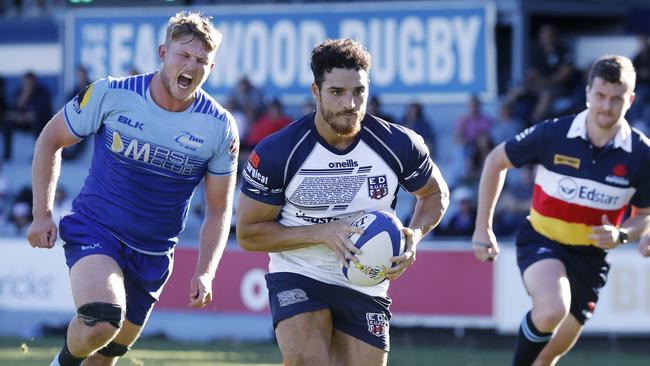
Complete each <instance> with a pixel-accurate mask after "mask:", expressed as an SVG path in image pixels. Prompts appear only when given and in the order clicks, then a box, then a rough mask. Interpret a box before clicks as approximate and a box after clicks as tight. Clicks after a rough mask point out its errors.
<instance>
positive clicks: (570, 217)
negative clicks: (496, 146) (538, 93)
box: [505, 111, 650, 245]
mask: <svg viewBox="0 0 650 366" xmlns="http://www.w3.org/2000/svg"><path fill="white" fill-rule="evenodd" d="M586 117H587V111H584V112H582V113H580V114H578V115H577V116H566V117H562V118H559V119H554V120H550V121H547V122H544V123H540V124H538V125H535V126H532V127H530V128H528V129H527V130H524V131H523V132H521V133H520V134H518V135H516V136H515V137H513V138H512V139H510V140H509V141H507V142H506V145H505V148H506V154H507V155H508V158H509V159H510V161H511V162H512V163H513V164H514V165H515V166H516V167H519V166H521V165H523V164H536V165H537V174H536V176H535V186H534V189H533V198H532V207H531V209H530V216H529V217H528V221H529V223H530V225H525V226H524V227H523V228H522V234H521V235H527V233H526V232H523V231H526V230H534V231H535V232H537V233H539V234H541V235H543V236H544V237H546V238H548V239H551V240H554V241H556V242H559V243H561V244H565V245H592V244H593V243H592V241H591V240H589V235H590V234H591V233H592V227H593V226H600V225H602V215H603V214H606V215H607V216H608V218H609V221H610V222H611V223H613V224H614V225H620V224H621V222H622V221H623V219H624V215H625V212H626V209H627V208H628V205H629V204H633V205H634V206H637V207H649V206H650V169H649V167H650V141H649V140H648V138H647V137H646V136H645V135H643V134H642V133H640V132H638V131H637V130H635V129H631V128H630V126H629V125H628V124H627V122H626V123H624V124H623V125H622V126H621V128H620V130H619V131H618V133H617V134H616V136H615V138H614V139H613V140H612V141H611V142H610V143H609V144H608V145H606V146H604V147H603V148H600V149H599V148H597V147H595V146H593V145H592V144H591V142H590V141H589V139H588V138H587V127H586ZM531 227H532V228H531Z"/></svg>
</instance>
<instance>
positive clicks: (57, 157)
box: [27, 111, 79, 248]
mask: <svg viewBox="0 0 650 366" xmlns="http://www.w3.org/2000/svg"><path fill="white" fill-rule="evenodd" d="M78 141H79V139H78V138H77V137H76V136H75V135H74V134H72V132H70V130H69V129H68V126H66V122H65V117H64V116H63V111H59V112H58V113H57V114H55V115H54V117H52V119H51V120H50V121H49V122H48V123H47V125H45V128H43V131H42V132H41V134H40V136H39V137H38V139H36V144H35V146H34V159H33V161H32V191H33V197H34V198H33V208H32V215H33V216H34V221H33V222H32V224H31V225H30V226H29V229H28V230H27V240H28V241H29V244H30V245H31V246H32V247H35V248H52V247H53V246H54V242H55V241H56V237H57V228H56V225H55V224H54V221H53V220H52V206H53V205H54V191H55V189H56V183H57V181H58V179H59V173H60V172H61V149H62V148H64V147H66V146H70V145H72V144H74V143H77V142H78Z"/></svg>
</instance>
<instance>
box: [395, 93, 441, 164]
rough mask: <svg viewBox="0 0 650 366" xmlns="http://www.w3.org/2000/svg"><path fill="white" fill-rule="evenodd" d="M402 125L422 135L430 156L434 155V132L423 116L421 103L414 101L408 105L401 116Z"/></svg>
mask: <svg viewBox="0 0 650 366" xmlns="http://www.w3.org/2000/svg"><path fill="white" fill-rule="evenodd" d="M402 126H404V127H408V128H410V129H412V130H413V131H415V132H416V133H417V134H418V135H420V136H422V138H423V139H424V143H426V144H427V146H428V147H429V153H430V154H431V157H432V158H433V159H435V157H436V153H435V152H436V134H435V132H434V130H433V128H432V125H431V123H429V121H428V120H427V119H426V117H424V112H423V108H422V104H420V103H417V102H414V103H411V104H409V105H408V107H407V109H406V114H405V115H404V117H403V118H402Z"/></svg>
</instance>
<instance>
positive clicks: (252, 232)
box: [237, 39, 449, 366]
mask: <svg viewBox="0 0 650 366" xmlns="http://www.w3.org/2000/svg"><path fill="white" fill-rule="evenodd" d="M370 63H371V60H370V54H369V53H368V51H367V50H366V49H365V48H364V47H363V46H361V45H360V44H359V43H358V42H355V41H352V40H349V39H338V40H327V41H325V42H323V43H321V44H320V45H318V46H317V47H316V48H314V50H313V51H312V57H311V68H312V71H313V74H314V82H313V83H312V86H311V92H312V95H313V97H314V100H315V101H316V105H317V108H316V111H315V112H314V113H310V114H308V115H306V116H304V117H302V118H300V119H298V120H297V121H294V122H293V123H292V124H290V125H289V126H287V127H285V128H284V129H282V130H280V131H278V132H277V133H275V134H273V135H271V136H269V137H267V138H266V139H264V140H263V141H262V142H260V143H259V144H258V145H257V146H256V147H255V150H254V151H253V152H252V153H251V155H250V156H249V158H248V161H247V164H246V166H245V168H244V170H243V176H242V180H243V184H242V190H241V194H240V195H239V201H238V206H237V238H238V240H239V244H240V245H241V246H242V247H243V248H244V249H246V250H251V251H260V252H269V253H270V254H269V256H270V263H269V272H270V273H269V274H268V275H267V276H266V282H267V287H268V289H269V300H270V305H271V312H272V317H273V324H274V327H275V334H276V336H277V340H278V344H279V346H280V350H281V351H282V356H283V358H284V360H285V362H286V363H287V364H288V365H292V366H294V365H310V366H314V365H373V366H374V365H385V364H386V361H387V352H388V350H389V337H388V330H389V329H388V327H389V320H390V316H391V314H390V311H389V306H390V303H391V300H390V298H388V297H387V293H386V292H387V289H388V281H384V282H383V283H381V284H379V285H376V286H369V287H362V286H355V285H352V284H351V283H349V282H348V281H347V280H346V278H345V277H344V276H343V274H342V272H341V268H342V267H341V266H342V265H347V263H346V258H351V259H352V260H356V258H355V254H357V253H359V251H358V249H357V248H355V247H354V245H353V244H352V242H351V241H350V239H349V237H348V235H349V234H351V233H357V232H361V230H360V229H359V228H356V227H353V226H351V224H352V222H353V221H354V219H355V218H356V217H358V216H359V215H360V212H363V211H373V210H393V209H394V207H395V200H396V195H397V192H398V190H399V187H400V186H401V187H402V188H404V189H405V190H407V191H408V192H410V193H412V194H414V195H415V196H416V197H417V203H416V205H415V210H414V213H413V218H412V219H411V222H410V223H409V224H408V227H407V228H405V229H404V232H405V235H406V237H407V243H406V251H405V253H404V254H403V255H401V256H398V257H394V258H393V261H394V262H396V263H397V266H396V267H394V268H393V269H389V270H387V271H386V278H388V279H389V280H393V279H396V278H398V277H399V276H400V275H401V274H402V272H403V271H404V270H405V269H406V268H407V267H408V266H410V265H411V264H413V261H414V260H415V253H416V247H417V244H418V243H419V242H420V241H421V240H422V237H423V236H424V235H426V234H427V233H428V232H430V231H431V230H432V229H433V228H434V227H435V226H436V225H437V224H438V223H439V221H440V219H441V218H442V215H443V214H444V212H445V210H446V208H447V205H448V196H449V192H448V189H447V185H446V183H445V181H444V180H443V178H442V176H441V174H440V171H439V170H438V168H437V167H436V166H435V164H434V163H433V162H432V161H431V158H430V156H429V151H428V149H427V147H426V144H425V143H424V141H423V139H422V137H420V136H419V135H417V134H415V133H414V132H413V131H411V130H409V129H407V128H405V127H403V126H399V125H395V124H392V123H388V122H386V121H384V120H381V119H379V118H377V117H374V116H372V115H369V114H366V102H367V99H368V93H369V78H368V72H369V69H370Z"/></svg>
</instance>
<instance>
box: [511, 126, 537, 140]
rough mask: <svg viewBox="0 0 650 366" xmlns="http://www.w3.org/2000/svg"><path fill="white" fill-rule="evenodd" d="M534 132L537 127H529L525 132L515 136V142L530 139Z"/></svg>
mask: <svg viewBox="0 0 650 366" xmlns="http://www.w3.org/2000/svg"><path fill="white" fill-rule="evenodd" d="M533 131H535V126H531V127H528V128H527V129H525V130H523V131H521V132H519V133H518V134H517V135H516V136H515V140H517V142H520V141H521V140H523V139H525V138H526V137H528V135H530V134H531V133H533Z"/></svg>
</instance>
